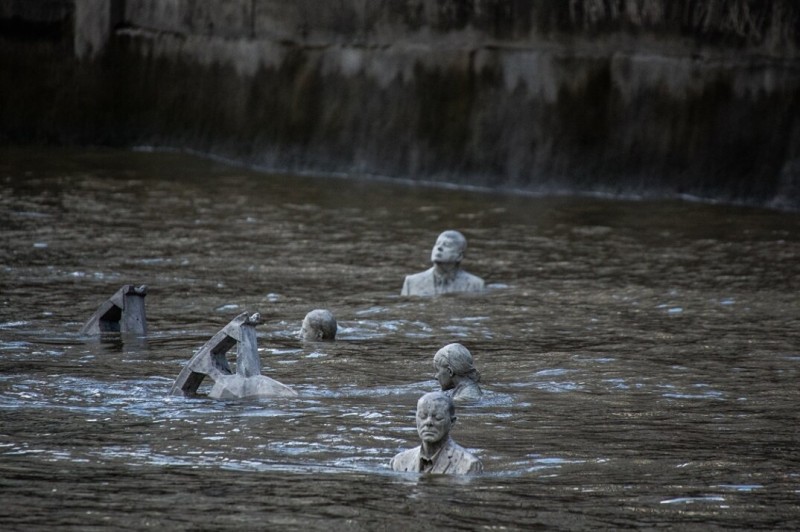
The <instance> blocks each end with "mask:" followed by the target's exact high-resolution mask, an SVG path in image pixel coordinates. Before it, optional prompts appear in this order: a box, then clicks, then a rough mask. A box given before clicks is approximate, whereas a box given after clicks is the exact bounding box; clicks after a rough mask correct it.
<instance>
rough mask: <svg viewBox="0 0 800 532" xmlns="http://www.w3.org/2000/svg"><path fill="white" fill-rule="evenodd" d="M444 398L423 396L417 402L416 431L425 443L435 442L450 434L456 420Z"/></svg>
mask: <svg viewBox="0 0 800 532" xmlns="http://www.w3.org/2000/svg"><path fill="white" fill-rule="evenodd" d="M449 409H450V408H449V405H448V404H447V401H446V400H443V399H436V398H433V399H432V398H430V397H425V396H423V397H422V399H420V400H419V403H417V433H418V434H419V437H420V439H421V440H422V441H423V442H425V443H437V442H439V441H441V440H442V439H444V438H446V437H447V435H448V434H450V428H451V427H452V426H453V422H454V421H455V420H456V418H455V416H453V417H451V416H450V411H449Z"/></svg>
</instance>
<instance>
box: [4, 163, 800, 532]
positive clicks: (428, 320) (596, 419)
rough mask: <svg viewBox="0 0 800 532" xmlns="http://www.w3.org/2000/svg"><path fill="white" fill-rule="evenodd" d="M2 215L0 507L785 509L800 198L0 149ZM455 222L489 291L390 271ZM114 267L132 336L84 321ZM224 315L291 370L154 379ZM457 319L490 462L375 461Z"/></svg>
mask: <svg viewBox="0 0 800 532" xmlns="http://www.w3.org/2000/svg"><path fill="white" fill-rule="evenodd" d="M0 223H1V224H2V233H1V235H2V236H1V238H2V247H1V248H0V257H2V270H0V423H1V424H0V427H1V428H0V493H2V500H3V505H2V506H1V507H0V524H1V525H2V527H3V528H4V529H5V530H29V529H31V528H34V529H36V528H55V527H61V528H65V529H88V528H109V529H111V528H113V529H136V530H138V529H143V528H159V529H161V528H169V529H179V530H182V529H231V530H234V529H235V530H241V529H311V530H330V529H333V530H338V529H348V530H375V529H390V530H395V529H398V530H401V529H405V530H414V529H416V530H422V529H463V530H485V529H535V528H547V529H562V530H575V529H598V528H600V529H603V528H611V529H624V528H657V527H668V528H680V529H697V530H700V529H709V528H735V529H739V528H741V529H745V528H747V529H758V528H761V529H791V528H798V527H800V428H799V427H800V424H799V423H798V421H800V419H799V418H800V414H798V405H799V404H800V385H799V384H798V377H800V342H799V341H798V340H799V338H800V336H799V335H798V332H799V331H800V299H799V298H798V288H799V287H800V261H799V260H798V259H800V215H799V214H797V213H786V212H776V211H768V210H760V209H751V208H740V207H731V206H721V205H709V204H702V203H697V202H689V201H658V202H653V201H630V200H626V201H623V200H613V199H600V198H580V197H530V196H521V195H516V196H515V195H510V194H499V193H491V192H486V191H476V190H463V189H446V188H430V187H424V186H419V185H417V186H412V185H408V184H396V183H387V182H379V181H363V180H358V179H341V178H336V177H327V178H320V177H311V176H309V177H299V176H294V177H291V178H290V177H287V176H281V175H271V174H268V173H263V172H262V173H259V172H254V171H250V170H246V169H241V168H235V167H231V166H226V165H223V164H221V163H217V162H213V161H208V160H206V159H201V158H196V157H191V156H188V155H183V154H176V153H150V152H120V151H110V150H82V151H69V150H42V149H36V150H32V149H10V148H4V149H3V150H2V152H1V153H0ZM448 228H456V229H460V230H461V231H462V232H463V233H464V234H465V235H466V236H467V238H468V240H469V249H468V251H467V257H466V260H465V262H464V267H465V268H466V269H467V270H468V271H470V272H472V273H475V274H477V275H480V276H482V277H483V278H484V279H485V280H486V282H487V284H488V286H489V290H488V291H487V292H486V293H485V294H481V295H452V296H444V297H439V298H427V299H421V298H403V297H400V296H399V293H400V288H401V286H402V281H403V276H404V275H405V274H408V273H413V272H416V271H421V270H423V269H425V268H427V267H428V266H429V264H428V259H429V254H430V248H431V246H432V244H433V242H434V240H435V238H436V236H437V235H438V233H439V232H440V231H442V230H444V229H448ZM128 283H133V284H147V285H148V286H149V291H148V295H147V298H146V305H147V316H148V323H149V334H148V335H147V337H146V338H124V339H123V338H121V337H119V336H116V335H113V334H110V335H105V336H103V337H102V338H99V339H92V338H86V337H82V336H80V335H79V334H78V330H79V329H80V327H81V325H82V323H83V322H84V321H85V320H86V319H88V317H89V316H91V314H92V313H93V312H94V310H95V309H96V308H97V306H98V305H100V304H101V303H102V302H103V301H104V300H105V299H106V298H108V297H110V296H111V295H112V294H113V293H114V292H115V291H116V290H117V289H118V288H119V287H120V286H121V285H123V284H128ZM313 308H327V309H330V310H331V311H332V312H333V313H334V314H335V315H336V317H337V319H338V321H339V325H340V330H339V339H338V341H337V342H335V343H325V344H303V343H301V342H299V341H298V340H297V339H296V333H297V331H298V330H299V328H300V321H301V320H302V318H303V316H304V315H305V313H306V312H307V311H309V310H311V309H313ZM244 311H247V312H255V311H258V312H260V313H261V315H262V318H263V323H262V324H261V325H260V326H259V327H258V329H257V331H258V342H259V353H260V355H261V359H262V365H263V370H262V371H263V373H264V374H266V375H268V376H270V377H272V378H275V379H277V380H279V381H281V382H283V383H285V384H288V385H290V386H292V387H293V388H294V389H295V390H296V391H297V392H298V393H299V396H298V397H296V398H291V399H280V400H252V401H242V400H239V401H216V400H210V399H203V398H200V399H186V398H180V397H178V398H176V397H168V395H167V392H168V390H169V388H170V386H171V385H172V382H173V381H174V379H175V377H176V376H177V375H178V373H179V372H180V370H181V368H182V366H183V364H184V363H185V362H186V361H187V360H188V359H189V358H190V357H191V356H192V354H193V353H194V352H195V351H196V350H197V349H198V348H199V347H200V346H202V345H203V344H204V343H205V342H206V341H207V340H208V339H209V338H210V337H211V336H212V335H213V334H215V333H216V332H217V331H218V330H219V329H221V328H222V327H223V326H224V325H225V324H226V323H227V322H228V321H229V320H230V319H232V318H233V317H234V316H236V315H237V314H239V313H241V312H244ZM454 341H457V342H461V343H463V344H464V345H466V346H467V347H468V348H469V349H470V350H471V351H472V354H473V356H474V358H475V362H476V366H477V367H478V369H479V370H480V371H481V373H482V375H483V382H482V385H483V388H484V391H485V398H484V400H483V401H482V402H481V403H479V404H477V405H472V406H466V407H460V408H459V409H458V411H457V415H458V421H457V423H456V424H455V426H454V429H453V433H452V435H453V437H454V439H455V440H456V441H458V442H459V443H461V444H462V445H463V446H465V447H467V448H469V449H471V450H472V451H473V452H474V453H475V454H477V455H478V456H479V457H481V459H482V460H483V463H484V466H485V470H486V473H485V474H483V475H481V476H478V477H474V478H457V477H449V476H424V477H420V476H416V475H404V474H398V473H393V472H392V471H390V469H389V468H388V462H389V459H390V458H391V457H392V456H393V455H394V454H396V453H397V452H399V451H400V450H402V449H406V448H409V447H411V446H414V445H417V442H418V440H417V435H416V431H415V428H414V407H415V403H416V400H417V398H418V397H419V396H420V395H421V394H422V393H424V392H427V391H432V390H434V389H435V388H436V383H435V381H434V380H433V367H432V359H433V355H434V353H435V352H436V350H437V349H439V348H440V347H442V346H443V345H445V344H447V343H449V342H454ZM207 380H208V379H207ZM206 390H207V388H206Z"/></svg>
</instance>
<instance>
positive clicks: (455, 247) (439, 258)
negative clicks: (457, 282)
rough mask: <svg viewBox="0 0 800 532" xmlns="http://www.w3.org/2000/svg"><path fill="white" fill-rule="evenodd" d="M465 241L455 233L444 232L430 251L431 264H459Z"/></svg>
mask: <svg viewBox="0 0 800 532" xmlns="http://www.w3.org/2000/svg"><path fill="white" fill-rule="evenodd" d="M465 247H466V240H465V239H464V237H463V236H462V235H461V233H459V232H457V231H445V232H444V233H442V234H441V235H439V238H437V239H436V244H434V245H433V249H432V250H431V262H461V261H462V260H463V259H464V248H465Z"/></svg>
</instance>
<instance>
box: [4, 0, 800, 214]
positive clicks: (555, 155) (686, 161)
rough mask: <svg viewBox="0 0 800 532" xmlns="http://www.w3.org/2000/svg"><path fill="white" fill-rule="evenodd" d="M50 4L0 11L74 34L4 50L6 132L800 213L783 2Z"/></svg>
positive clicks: (799, 93) (10, 38)
mask: <svg viewBox="0 0 800 532" xmlns="http://www.w3.org/2000/svg"><path fill="white" fill-rule="evenodd" d="M49 4H50V8H48V9H38V10H37V9H33V8H30V7H29V4H28V3H24V2H20V1H13V2H9V1H8V0H0V24H2V26H0V27H3V28H6V27H10V26H13V24H12V22H13V21H15V20H16V21H19V20H23V19H26V17H27V19H26V20H34V19H35V20H50V19H48V17H50V18H51V19H54V20H66V19H70V20H71V21H72V22H73V24H72V26H71V27H70V28H69V30H64V31H62V32H61V39H53V38H52V35H51V38H50V40H49V41H47V42H44V41H43V40H42V39H33V40H31V39H25V38H23V37H24V35H20V34H18V33H19V32H17V33H15V32H13V31H12V32H4V34H5V37H4V38H0V67H1V68H3V70H4V71H5V72H9V73H11V75H12V76H14V75H16V76H18V77H19V76H22V79H24V80H25V81H24V82H23V83H22V84H20V83H19V82H11V81H8V80H0V95H2V97H3V100H4V101H6V102H15V105H11V106H4V107H3V108H2V109H0V119H2V120H1V121H0V139H5V140H6V141H19V140H27V141H31V140H33V141H42V140H45V141H54V142H77V143H87V142H91V143H106V144H112V145H131V144H150V145H166V146H173V147H184V148H191V149H195V150H200V151H204V152H209V153H213V154H216V155H220V156H224V157H230V158H232V159H236V160H239V161H243V162H247V163H251V164H257V165H261V166H264V167H270V168H276V169H282V170H304V171H309V170H310V171H319V172H354V173H367V174H380V175H388V176H396V177H405V178H412V179H427V180H448V181H456V182H466V183H471V184H481V185H488V186H495V187H519V188H525V189H530V190H565V191H575V190H579V191H602V192H611V193H643V194H668V195H669V194H675V193H685V194H696V195H700V196H706V197H715V198H719V199H725V200H742V201H750V202H756V203H762V204H765V203H770V202H772V203H773V204H779V205H783V206H795V207H797V206H798V205H800V198H798V197H797V187H798V186H799V185H798V183H800V179H798V168H800V163H798V161H800V121H799V118H800V113H799V111H800V109H799V107H800V57H799V56H798V49H800V46H798V44H799V43H800V32H799V31H798V25H799V24H800V4H797V3H796V2H794V1H793V0H772V1H755V0H695V1H689V0H542V1H537V2H531V1H528V0H505V1H503V0H402V1H401V0H337V1H332V0H331V1H324V2H320V1H317V0H292V1H289V0H283V1H280V0H216V1H210V0H209V1H203V0H109V1H105V2H104V1H102V0H73V1H71V2H67V1H61V2H58V1H53V2H50V3H49ZM26 6H28V7H26ZM34 12H36V13H35V14H33V13H34ZM21 14H22V15H21ZM59 17H60V18H59ZM35 24H39V23H38V22H37V23H35ZM35 24H34V25H35ZM48 24H51V26H48V27H51V29H52V27H53V26H52V24H53V22H52V20H51V21H50V22H48ZM58 27H59V28H63V27H64V25H63V24H62V25H61V26H58ZM56 33H57V32H56ZM23 34H24V32H23ZM51 34H52V31H51ZM32 64H36V65H37V68H35V69H34V68H33V67H32V66H31V65H32ZM25 76H27V77H25Z"/></svg>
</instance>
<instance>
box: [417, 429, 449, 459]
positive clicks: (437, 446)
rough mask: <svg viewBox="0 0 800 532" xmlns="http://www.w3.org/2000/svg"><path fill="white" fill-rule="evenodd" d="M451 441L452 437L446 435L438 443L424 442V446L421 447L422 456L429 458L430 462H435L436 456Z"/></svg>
mask: <svg viewBox="0 0 800 532" xmlns="http://www.w3.org/2000/svg"><path fill="white" fill-rule="evenodd" d="M449 439H450V435H449V434H448V435H446V436H445V437H444V438H442V439H441V440H439V441H437V442H432V443H430V442H426V441H423V442H422V445H421V446H420V454H421V455H422V456H424V457H425V458H427V459H428V460H433V459H434V458H436V455H437V453H438V452H439V451H441V450H442V448H443V447H444V446H445V445H447V440H449Z"/></svg>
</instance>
